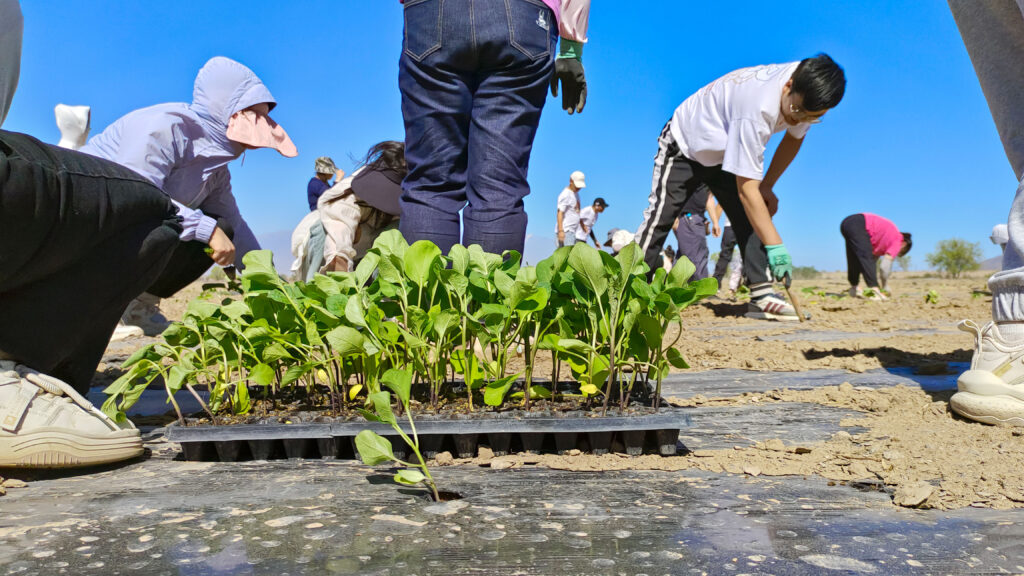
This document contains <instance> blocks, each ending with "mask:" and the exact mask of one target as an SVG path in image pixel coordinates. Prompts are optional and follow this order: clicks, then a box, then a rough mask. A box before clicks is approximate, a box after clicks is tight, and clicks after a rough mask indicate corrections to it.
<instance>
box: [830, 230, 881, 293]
mask: <svg viewBox="0 0 1024 576" xmlns="http://www.w3.org/2000/svg"><path fill="white" fill-rule="evenodd" d="M839 231H840V232H842V234H843V238H845V239H846V277H847V279H848V280H849V281H850V286H856V285H857V284H859V283H860V276H861V274H863V275H864V283H865V284H867V285H868V288H878V276H877V275H876V274H875V254H874V252H873V251H872V249H871V236H870V235H869V234H868V229H867V226H866V225H865V223H864V215H863V214H854V215H852V216H847V217H846V218H845V219H844V220H843V223H842V224H840V225H839Z"/></svg>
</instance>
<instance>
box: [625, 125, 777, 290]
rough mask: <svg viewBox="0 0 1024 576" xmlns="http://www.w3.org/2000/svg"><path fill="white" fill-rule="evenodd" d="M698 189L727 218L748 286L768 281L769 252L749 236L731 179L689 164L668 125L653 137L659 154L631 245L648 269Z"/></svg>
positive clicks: (719, 169)
mask: <svg viewBox="0 0 1024 576" xmlns="http://www.w3.org/2000/svg"><path fill="white" fill-rule="evenodd" d="M701 185H706V186H707V187H708V188H710V189H711V193H712V194H714V196H715V198H716V199H717V200H718V203H719V204H720V205H721V206H722V209H723V210H725V213H726V215H727V216H729V222H730V223H731V225H732V229H733V232H734V233H735V234H736V241H737V243H738V244H739V247H740V254H741V255H742V256H743V271H744V273H745V275H746V277H747V279H748V280H749V281H750V284H751V285H757V284H763V283H766V282H768V254H767V253H766V252H765V250H764V245H763V244H762V243H761V240H760V239H759V238H758V237H757V234H754V228H753V226H751V225H750V220H748V219H747V213H746V211H745V210H744V209H743V204H742V203H741V202H740V194H739V189H738V188H737V187H736V176H735V175H734V174H730V173H729V172H726V171H724V170H722V167H721V166H710V167H709V166H703V165H702V164H700V163H699V162H695V161H693V160H690V159H689V158H687V157H686V156H683V155H682V153H681V152H680V151H679V145H678V144H676V142H675V139H674V138H673V137H672V132H671V131H670V130H669V125H668V124H666V125H665V128H664V129H663V130H662V131H661V137H660V138H658V153H657V154H656V155H655V157H654V177H653V179H652V184H651V195H650V197H649V198H648V202H649V204H648V206H647V210H645V211H644V221H643V223H642V224H640V229H639V231H638V232H637V235H636V242H637V244H639V245H640V249H641V250H643V251H644V254H645V257H644V259H645V260H646V261H647V265H648V266H650V268H651V271H652V272H653V271H654V270H657V269H658V267H660V266H661V256H660V254H661V250H662V247H663V246H664V245H665V238H666V237H667V236H668V233H669V231H670V230H671V229H672V223H673V222H675V219H676V218H677V217H678V216H679V214H680V212H681V211H682V207H683V205H684V204H685V203H686V200H687V199H688V198H689V197H690V195H691V194H694V193H696V192H697V191H698V190H699V188H700V186H701Z"/></svg>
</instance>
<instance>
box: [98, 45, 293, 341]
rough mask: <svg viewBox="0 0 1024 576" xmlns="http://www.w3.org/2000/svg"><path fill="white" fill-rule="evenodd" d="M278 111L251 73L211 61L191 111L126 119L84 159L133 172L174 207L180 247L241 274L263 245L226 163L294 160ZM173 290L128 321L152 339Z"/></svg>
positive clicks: (173, 107)
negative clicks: (195, 244) (269, 155)
mask: <svg viewBox="0 0 1024 576" xmlns="http://www.w3.org/2000/svg"><path fill="white" fill-rule="evenodd" d="M276 105H277V101H276V100H274V97H273V96H272V95H271V94H270V91H269V90H267V88H266V86H264V85H263V82H261V81H260V79H259V78H258V77H257V76H256V75H255V74H254V73H253V72H252V70H249V69H248V68H246V67H245V66H243V65H242V64H239V63H238V62H235V61H234V60H230V59H228V58H224V57H216V58H212V59H210V60H209V61H208V62H207V63H206V64H205V65H204V66H203V67H202V69H200V70H199V74H198V75H197V76H196V81H195V86H194V90H193V93H192V103H191V104H185V103H170V104H158V105H156V106H150V107H149V108H142V109H140V110H136V111H134V112H130V113H129V114H127V115H125V116H123V117H121V118H120V119H118V120H117V121H115V122H114V123H113V124H111V125H110V126H108V127H107V129H106V130H104V131H103V132H102V133H101V134H99V135H97V136H95V137H93V138H92V139H90V140H89V143H88V144H86V145H85V147H83V148H82V149H81V151H82V152H85V153H87V154H91V155H93V156H97V157H99V158H104V159H107V160H111V161H113V162H117V163H118V164H120V165H122V166H124V167H126V168H129V169H131V170H133V171H135V172H137V173H138V174H140V175H142V176H143V177H144V178H146V179H147V180H149V181H150V182H152V183H153V185H155V186H156V187H157V188H159V189H161V190H163V191H164V192H165V193H167V195H169V196H170V197H171V198H172V199H173V200H174V201H175V202H177V203H178V204H179V207H180V209H181V215H182V216H183V218H184V221H183V226H184V233H183V234H182V239H183V240H198V241H199V242H201V243H203V244H208V245H209V247H210V250H211V254H210V258H208V259H207V261H206V262H205V266H206V268H209V267H210V266H211V265H212V264H213V263H217V264H220V265H221V266H230V265H232V264H234V265H235V266H239V267H240V266H241V262H242V257H243V256H244V255H245V254H246V253H247V252H249V251H251V250H258V249H259V248H260V245H259V242H257V241H256V236H255V235H253V233H252V230H250V229H249V225H248V224H246V222H245V220H244V219H243V218H242V215H241V213H240V212H239V210H238V204H237V203H236V202H235V196H234V194H233V193H232V190H231V173H230V172H229V171H228V163H229V162H231V161H232V160H234V159H235V158H238V157H239V156H241V155H242V153H243V152H245V151H246V150H249V149H255V148H273V149H275V150H277V151H278V152H280V153H281V154H282V155H283V156H286V157H294V156H296V155H297V154H298V153H297V151H296V150H295V145H294V144H292V141H291V139H290V138H289V137H288V134H287V133H285V131H284V129H283V128H281V127H280V126H279V125H278V124H277V123H276V122H274V121H273V120H272V119H271V118H270V116H269V115H268V114H269V112H270V111H271V110H272V109H273V108H274V107H275V106H276ZM201 249H205V248H204V247H201ZM206 268H204V270H205V269H206ZM200 273H201V272H200ZM178 284H179V283H168V284H166V285H163V286H157V287H155V288H154V289H153V290H150V291H149V292H148V294H147V295H145V296H144V297H143V298H140V299H139V300H137V301H136V302H133V305H132V307H130V308H129V310H128V311H127V312H126V317H125V321H126V322H127V323H129V324H132V323H137V324H139V325H141V327H142V328H143V329H144V330H147V332H149V333H153V332H156V331H159V330H161V329H162V327H165V326H166V324H167V321H166V319H165V318H163V316H162V315H160V313H159V309H158V308H157V304H158V303H159V299H160V298H166V297H169V296H171V295H172V294H173V293H174V291H177V290H178V289H180V288H182V287H183V285H178Z"/></svg>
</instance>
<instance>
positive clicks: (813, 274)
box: [793, 266, 821, 280]
mask: <svg viewBox="0 0 1024 576" xmlns="http://www.w3.org/2000/svg"><path fill="white" fill-rule="evenodd" d="M818 276H821V272H819V271H818V269H817V268H815V267H814V266H794V267H793V279H794V280H813V279H815V278H817V277H818Z"/></svg>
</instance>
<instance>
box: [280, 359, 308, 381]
mask: <svg viewBox="0 0 1024 576" xmlns="http://www.w3.org/2000/svg"><path fill="white" fill-rule="evenodd" d="M312 368H313V366H312V365H310V364H297V365H295V366H289V367H288V369H287V370H285V371H284V376H283V377H282V378H281V386H287V385H289V384H291V383H292V382H295V381H296V380H298V379H299V378H302V377H303V376H305V375H306V374H307V373H308V372H309V371H310V370H312Z"/></svg>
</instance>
